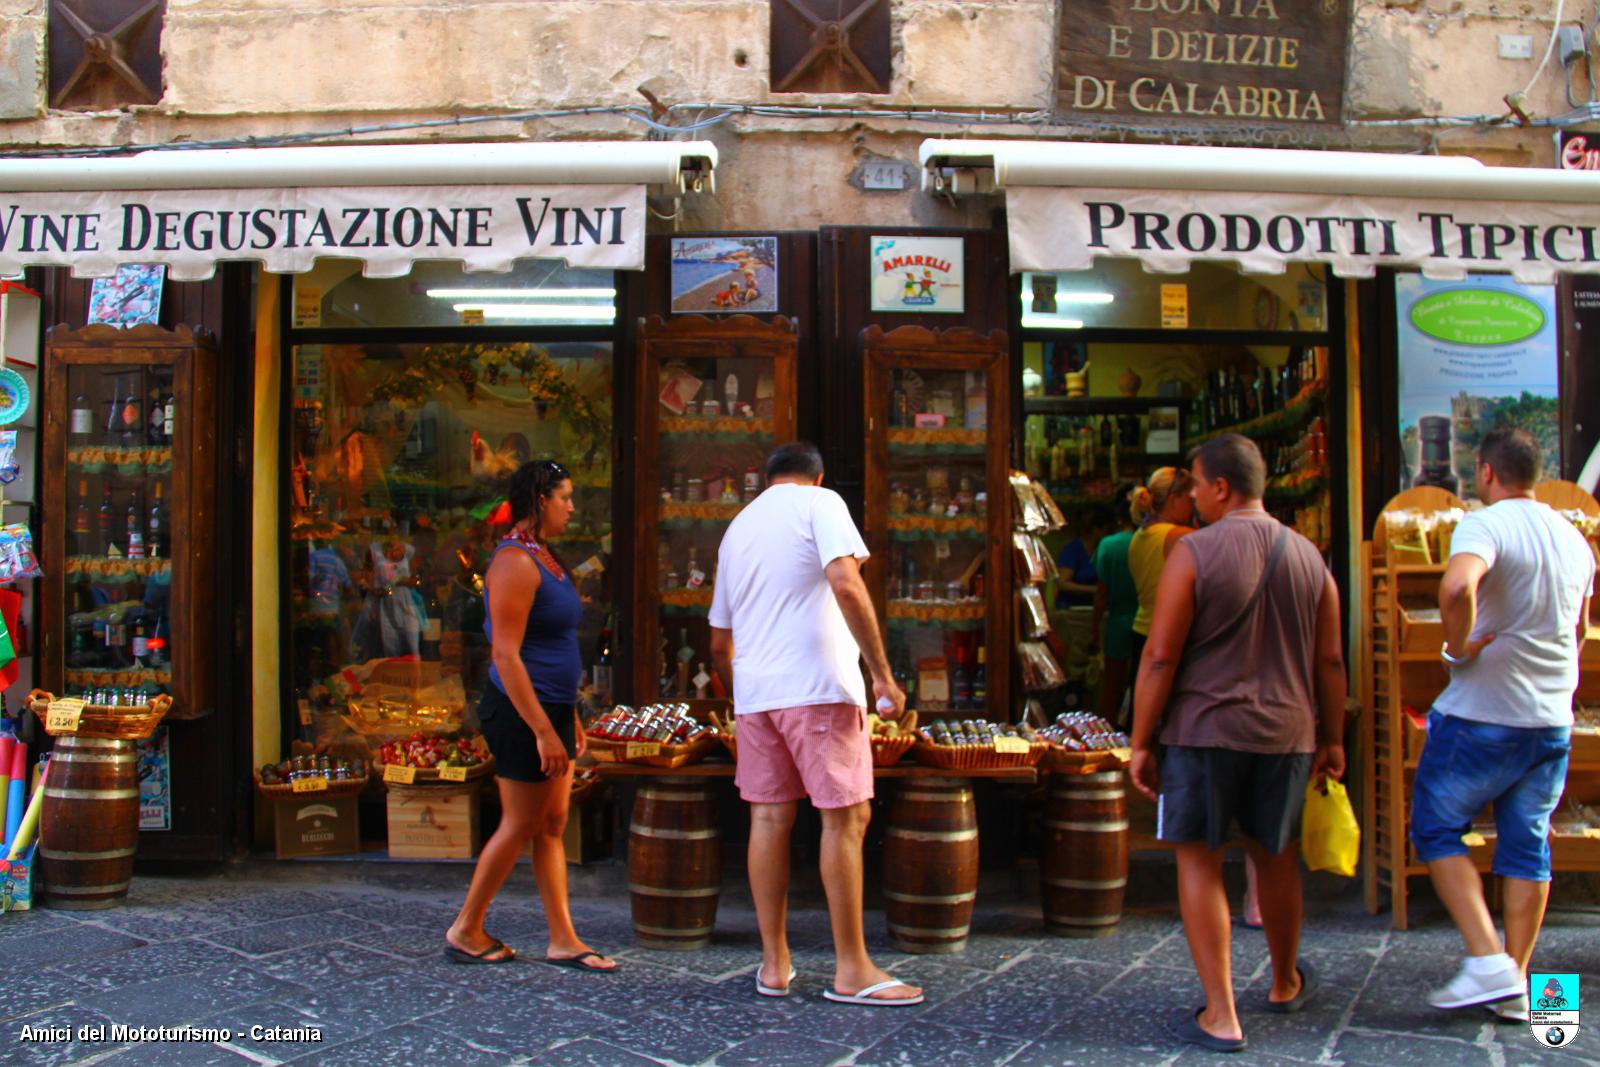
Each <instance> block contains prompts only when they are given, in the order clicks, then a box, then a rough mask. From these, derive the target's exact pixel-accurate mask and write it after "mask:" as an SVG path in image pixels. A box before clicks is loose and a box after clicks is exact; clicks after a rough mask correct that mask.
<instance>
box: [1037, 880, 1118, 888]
mask: <svg viewBox="0 0 1600 1067" xmlns="http://www.w3.org/2000/svg"><path fill="white" fill-rule="evenodd" d="M1043 881H1044V884H1045V885H1049V886H1055V887H1056V888H1057V889H1124V888H1126V887H1127V885H1128V880H1127V879H1126V878H1107V879H1104V880H1103V881H1096V880H1094V879H1091V878H1045V879H1043Z"/></svg>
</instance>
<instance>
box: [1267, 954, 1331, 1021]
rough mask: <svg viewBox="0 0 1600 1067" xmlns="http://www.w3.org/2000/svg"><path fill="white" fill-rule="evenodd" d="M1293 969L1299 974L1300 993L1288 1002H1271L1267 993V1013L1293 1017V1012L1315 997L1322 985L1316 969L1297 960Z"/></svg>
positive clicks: (1303, 961)
mask: <svg viewBox="0 0 1600 1067" xmlns="http://www.w3.org/2000/svg"><path fill="white" fill-rule="evenodd" d="M1294 969H1295V970H1297V971H1299V972H1300V992H1298V993H1296V994H1295V995H1294V996H1293V997H1290V998H1289V999H1288V1000H1273V999H1272V997H1271V994H1270V993H1269V994H1268V996H1267V1010H1268V1011H1275V1012H1280V1013H1282V1014H1284V1015H1293V1014H1294V1013H1295V1012H1297V1011H1299V1010H1300V1009H1301V1008H1303V1007H1305V1006H1306V1005H1307V1004H1309V1003H1311V998H1312V997H1314V996H1316V995H1317V990H1318V989H1319V988H1320V987H1321V985H1322V983H1321V981H1320V980H1318V978H1317V969H1316V968H1315V967H1313V966H1311V964H1309V963H1307V962H1306V961H1305V960H1299V961H1298V962H1296V963H1295V965H1294Z"/></svg>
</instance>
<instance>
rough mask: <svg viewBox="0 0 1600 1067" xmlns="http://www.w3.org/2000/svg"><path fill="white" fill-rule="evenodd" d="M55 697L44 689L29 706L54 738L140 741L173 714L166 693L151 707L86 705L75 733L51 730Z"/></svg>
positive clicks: (33, 695) (30, 696)
mask: <svg viewBox="0 0 1600 1067" xmlns="http://www.w3.org/2000/svg"><path fill="white" fill-rule="evenodd" d="M55 699H56V698H55V696H54V695H53V694H51V693H47V692H45V691H44V690H43V689H35V690H34V691H33V692H31V693H29V694H28V706H29V707H30V708H31V709H32V711H33V713H34V714H35V715H37V716H38V717H39V723H40V725H42V726H43V727H44V729H45V733H47V734H49V735H50V736H51V737H62V736H67V737H103V738H111V739H114V740H121V741H137V740H141V739H143V738H146V737H149V736H150V734H151V733H152V732H154V730H155V728H156V727H157V726H159V725H160V723H161V720H162V719H163V718H165V717H166V714H167V712H169V711H171V710H172V698H171V697H169V696H167V695H166V694H165V693H162V694H161V695H159V696H157V697H155V698H154V699H153V700H151V701H150V702H149V703H148V704H85V705H84V706H83V714H82V715H80V716H79V717H78V728H77V729H76V730H52V729H50V720H49V714H48V712H49V709H50V702H51V701H53V700H55Z"/></svg>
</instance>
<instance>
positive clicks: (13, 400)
mask: <svg viewBox="0 0 1600 1067" xmlns="http://www.w3.org/2000/svg"><path fill="white" fill-rule="evenodd" d="M29 399H30V397H29V395H28V383H27V382H25V381H23V380H22V375H20V374H18V373H17V372H16V371H14V370H12V369H11V368H10V367H5V368H0V426H4V425H6V424H8V423H13V422H16V421H17V420H18V419H20V418H22V413H23V412H24V411H27V410H28V401H29Z"/></svg>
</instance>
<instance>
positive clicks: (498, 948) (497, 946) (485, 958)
mask: <svg viewBox="0 0 1600 1067" xmlns="http://www.w3.org/2000/svg"><path fill="white" fill-rule="evenodd" d="M496 952H503V953H505V955H503V956H494V954H495V953H496ZM490 956H494V958H493V959H490V958H489V957H490ZM444 958H445V959H447V960H449V961H450V962H451V963H511V962H512V961H514V960H515V959H516V958H517V950H516V949H514V948H507V947H506V944H505V942H504V941H496V942H494V943H493V944H491V945H490V946H489V947H488V948H486V949H484V950H483V951H482V952H468V951H467V950H466V949H464V948H456V947H455V946H454V945H452V944H451V943H450V942H448V941H446V942H445V943H444Z"/></svg>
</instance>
